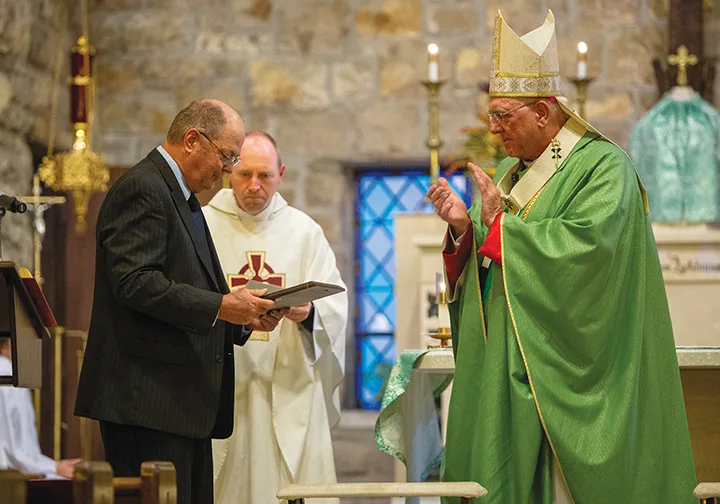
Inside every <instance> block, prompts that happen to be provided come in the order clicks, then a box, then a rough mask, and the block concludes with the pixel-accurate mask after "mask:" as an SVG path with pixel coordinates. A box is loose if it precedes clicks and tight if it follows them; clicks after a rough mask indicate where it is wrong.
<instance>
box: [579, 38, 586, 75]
mask: <svg viewBox="0 0 720 504" xmlns="http://www.w3.org/2000/svg"><path fill="white" fill-rule="evenodd" d="M587 50H588V47H587V44H586V43H585V42H580V43H579V44H578V62H577V78H578V79H584V78H586V77H587V61H586V58H587Z"/></svg>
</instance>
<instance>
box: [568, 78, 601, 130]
mask: <svg viewBox="0 0 720 504" xmlns="http://www.w3.org/2000/svg"><path fill="white" fill-rule="evenodd" d="M594 80H595V78H594V77H585V78H584V79H578V78H574V79H570V82H572V83H573V85H575V89H577V93H576V96H577V98H576V100H577V113H578V115H579V116H580V117H582V118H583V119H585V120H587V117H586V116H585V103H586V102H587V97H588V87H589V86H590V83H591V82H592V81H594Z"/></svg>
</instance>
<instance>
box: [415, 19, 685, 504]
mask: <svg viewBox="0 0 720 504" xmlns="http://www.w3.org/2000/svg"><path fill="white" fill-rule="evenodd" d="M557 61H558V58H557V48H556V43H555V28H554V18H553V16H552V13H549V14H548V16H547V19H546V20H545V23H544V24H543V25H542V26H540V27H539V28H537V29H536V30H533V31H532V32H530V33H528V34H527V35H525V36H523V37H518V36H517V35H516V34H515V33H514V32H513V31H512V30H511V29H510V28H509V27H508V26H507V25H506V24H505V21H504V20H503V19H502V17H501V16H500V14H498V17H497V19H496V23H495V43H494V47H493V62H492V63H493V65H492V74H491V81H490V95H491V101H490V113H489V117H490V123H491V131H492V132H493V133H496V134H499V135H500V136H501V138H502V140H503V143H504V146H505V149H506V151H507V152H508V154H509V155H510V156H512V157H510V158H508V159H506V160H505V161H503V162H502V163H501V164H500V166H498V168H497V172H496V177H495V181H492V180H490V178H489V177H488V176H487V175H485V173H484V172H483V171H482V170H480V169H479V168H477V167H476V166H474V165H472V164H470V169H471V170H472V171H473V174H474V177H475V181H476V183H477V184H478V186H479V189H480V193H481V197H482V200H481V201H480V202H478V203H476V204H475V205H474V206H473V207H472V208H470V210H469V211H468V210H467V209H466V207H465V206H464V204H463V203H462V200H461V199H460V198H458V197H457V195H455V194H454V193H453V192H452V190H451V189H450V187H449V186H448V184H447V182H446V181H445V180H444V179H440V181H439V183H438V184H437V185H434V186H432V187H431V188H430V191H429V192H428V196H429V197H430V199H431V200H432V201H433V203H434V204H435V207H436V209H437V213H438V214H439V215H440V217H441V218H443V219H444V220H446V221H447V222H448V223H449V234H448V237H447V238H446V247H445V251H444V256H445V264H446V274H447V284H448V285H449V286H450V292H449V294H450V300H451V303H450V313H451V325H452V332H453V343H454V351H455V359H456V367H455V381H454V385H453V392H452V398H451V400H450V409H449V416H448V426H447V440H446V452H445V459H444V461H443V468H442V478H443V480H445V481H465V480H472V481H477V482H478V483H480V484H481V485H483V486H485V487H486V488H487V489H488V492H489V493H488V496H487V497H485V498H484V499H483V500H482V502H484V503H488V504H491V503H493V504H494V503H497V504H501V503H502V504H508V503H513V504H531V503H532V504H551V503H554V502H555V503H561V502H562V503H575V504H615V503H628V504H630V503H639V502H653V503H654V504H658V503H660V504H682V503H686V504H691V503H695V504H696V503H697V501H696V500H695V499H694V498H693V496H692V491H693V488H694V486H695V483H696V479H695V470H694V465H693V459H692V453H691V449H690V438H689V432H688V426H687V420H686V416H685V408H684V404H683V397H682V389H681V384H680V373H679V368H678V361H677V355H676V352H675V345H674V339H673V334H672V327H671V323H670V315H669V311H668V304H667V299H666V295H665V288H664V283H663V277H662V273H661V269H660V263H659V260H658V254H657V249H656V246H655V240H654V237H653V234H652V230H651V227H650V224H649V222H648V217H647V210H648V208H647V199H646V196H645V191H644V189H643V187H642V184H641V183H640V180H639V179H638V176H637V174H636V172H635V169H634V167H633V164H632V162H631V161H630V159H629V158H628V156H627V155H626V154H625V153H624V152H623V151H622V149H620V148H619V147H617V146H616V145H615V144H613V143H612V142H610V141H609V140H607V139H606V138H604V137H603V136H602V135H601V134H600V133H598V132H597V130H595V129H594V128H593V127H592V126H590V125H589V124H588V123H586V122H585V121H583V120H582V119H581V118H579V117H578V116H577V115H576V114H575V113H574V112H573V111H572V110H570V109H569V108H567V106H565V104H564V102H563V100H562V99H558V98H556V97H559V96H560V95H561V93H560V86H559V84H560V79H559V68H558V64H557ZM447 502H454V501H451V500H447Z"/></svg>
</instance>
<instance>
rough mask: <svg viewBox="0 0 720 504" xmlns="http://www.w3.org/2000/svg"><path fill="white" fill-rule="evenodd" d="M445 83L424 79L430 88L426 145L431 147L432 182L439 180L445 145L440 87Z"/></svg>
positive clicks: (426, 85) (426, 86) (423, 82)
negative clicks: (441, 134) (441, 120)
mask: <svg viewBox="0 0 720 504" xmlns="http://www.w3.org/2000/svg"><path fill="white" fill-rule="evenodd" d="M443 84H445V81H444V80H438V81H429V80H427V81H422V85H423V86H425V88H426V89H427V90H428V117H429V122H430V124H429V126H430V127H429V132H428V139H427V142H426V145H427V146H428V148H429V149H430V184H434V183H435V182H437V179H438V177H439V176H440V158H439V154H438V150H439V149H440V147H442V145H443V141H442V140H440V111H439V108H440V107H439V105H440V88H441V87H442V86H443Z"/></svg>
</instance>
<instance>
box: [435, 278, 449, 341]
mask: <svg viewBox="0 0 720 504" xmlns="http://www.w3.org/2000/svg"><path fill="white" fill-rule="evenodd" d="M435 285H436V288H437V302H438V330H440V329H442V328H445V329H450V312H449V311H448V305H447V290H446V289H447V287H446V286H445V277H444V276H443V274H442V273H436V274H435Z"/></svg>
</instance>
